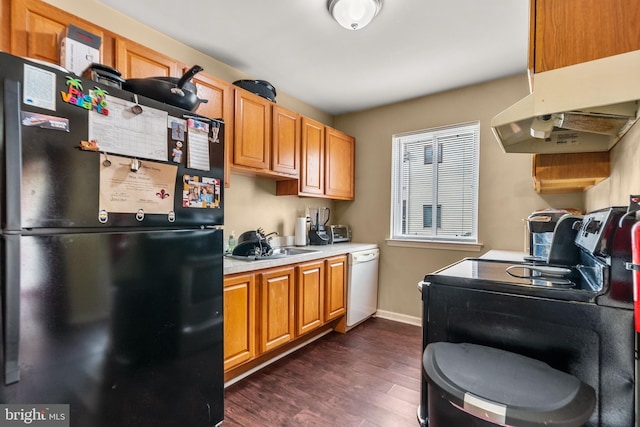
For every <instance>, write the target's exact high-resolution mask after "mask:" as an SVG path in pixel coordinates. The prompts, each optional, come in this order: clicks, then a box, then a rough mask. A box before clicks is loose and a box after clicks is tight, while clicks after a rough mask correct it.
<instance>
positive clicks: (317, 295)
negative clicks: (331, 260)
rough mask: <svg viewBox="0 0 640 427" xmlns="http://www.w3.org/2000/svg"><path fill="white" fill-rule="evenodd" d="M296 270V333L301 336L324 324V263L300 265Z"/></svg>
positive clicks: (315, 262) (316, 262) (321, 261)
mask: <svg viewBox="0 0 640 427" xmlns="http://www.w3.org/2000/svg"><path fill="white" fill-rule="evenodd" d="M296 270H297V274H296V279H297V280H296V299H297V305H296V307H297V308H298V310H297V321H296V333H297V334H298V335H302V334H305V333H307V332H309V331H311V330H313V329H315V328H317V327H319V326H320V325H322V324H323V323H324V319H323V317H324V316H323V314H324V313H323V311H324V310H323V306H324V301H323V296H324V289H323V288H324V261H323V260H320V261H313V262H308V263H305V264H300V265H298V267H297V268H296Z"/></svg>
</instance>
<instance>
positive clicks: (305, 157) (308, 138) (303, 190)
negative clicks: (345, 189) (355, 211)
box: [299, 117, 324, 196]
mask: <svg viewBox="0 0 640 427" xmlns="http://www.w3.org/2000/svg"><path fill="white" fill-rule="evenodd" d="M300 154H301V162H300V188H299V191H300V194H301V195H311V196H313V195H324V125H323V124H322V123H320V122H317V121H315V120H312V119H310V118H308V117H303V118H302V136H301V141H300Z"/></svg>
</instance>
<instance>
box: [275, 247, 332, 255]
mask: <svg viewBox="0 0 640 427" xmlns="http://www.w3.org/2000/svg"><path fill="white" fill-rule="evenodd" d="M318 252H320V251H319V250H317V249H302V248H296V247H284V248H274V249H273V255H271V256H269V257H268V258H273V257H276V256H280V257H282V256H293V255H306V254H315V253H318Z"/></svg>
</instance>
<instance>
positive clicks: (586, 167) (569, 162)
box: [531, 151, 611, 194]
mask: <svg viewBox="0 0 640 427" xmlns="http://www.w3.org/2000/svg"><path fill="white" fill-rule="evenodd" d="M610 172H611V166H610V160H609V152H608V151H604V152H597V153H561V154H534V155H533V156H532V174H531V175H532V178H533V186H534V188H535V190H536V192H538V193H542V194H559V193H574V192H581V191H586V190H588V189H589V188H591V187H593V186H594V185H596V184H598V183H600V182H601V181H603V180H605V179H607V178H608V177H609V174H610Z"/></svg>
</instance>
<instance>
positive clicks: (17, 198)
mask: <svg viewBox="0 0 640 427" xmlns="http://www.w3.org/2000/svg"><path fill="white" fill-rule="evenodd" d="M3 102H4V126H5V130H4V131H5V141H4V150H5V164H4V169H5V188H6V193H5V197H6V198H5V205H4V207H5V215H6V216H5V221H6V229H7V230H10V231H19V230H21V228H22V219H21V216H20V210H21V208H22V205H21V198H22V124H21V123H22V119H21V118H20V82H18V81H15V80H10V79H6V80H5V81H4V100H3Z"/></svg>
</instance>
